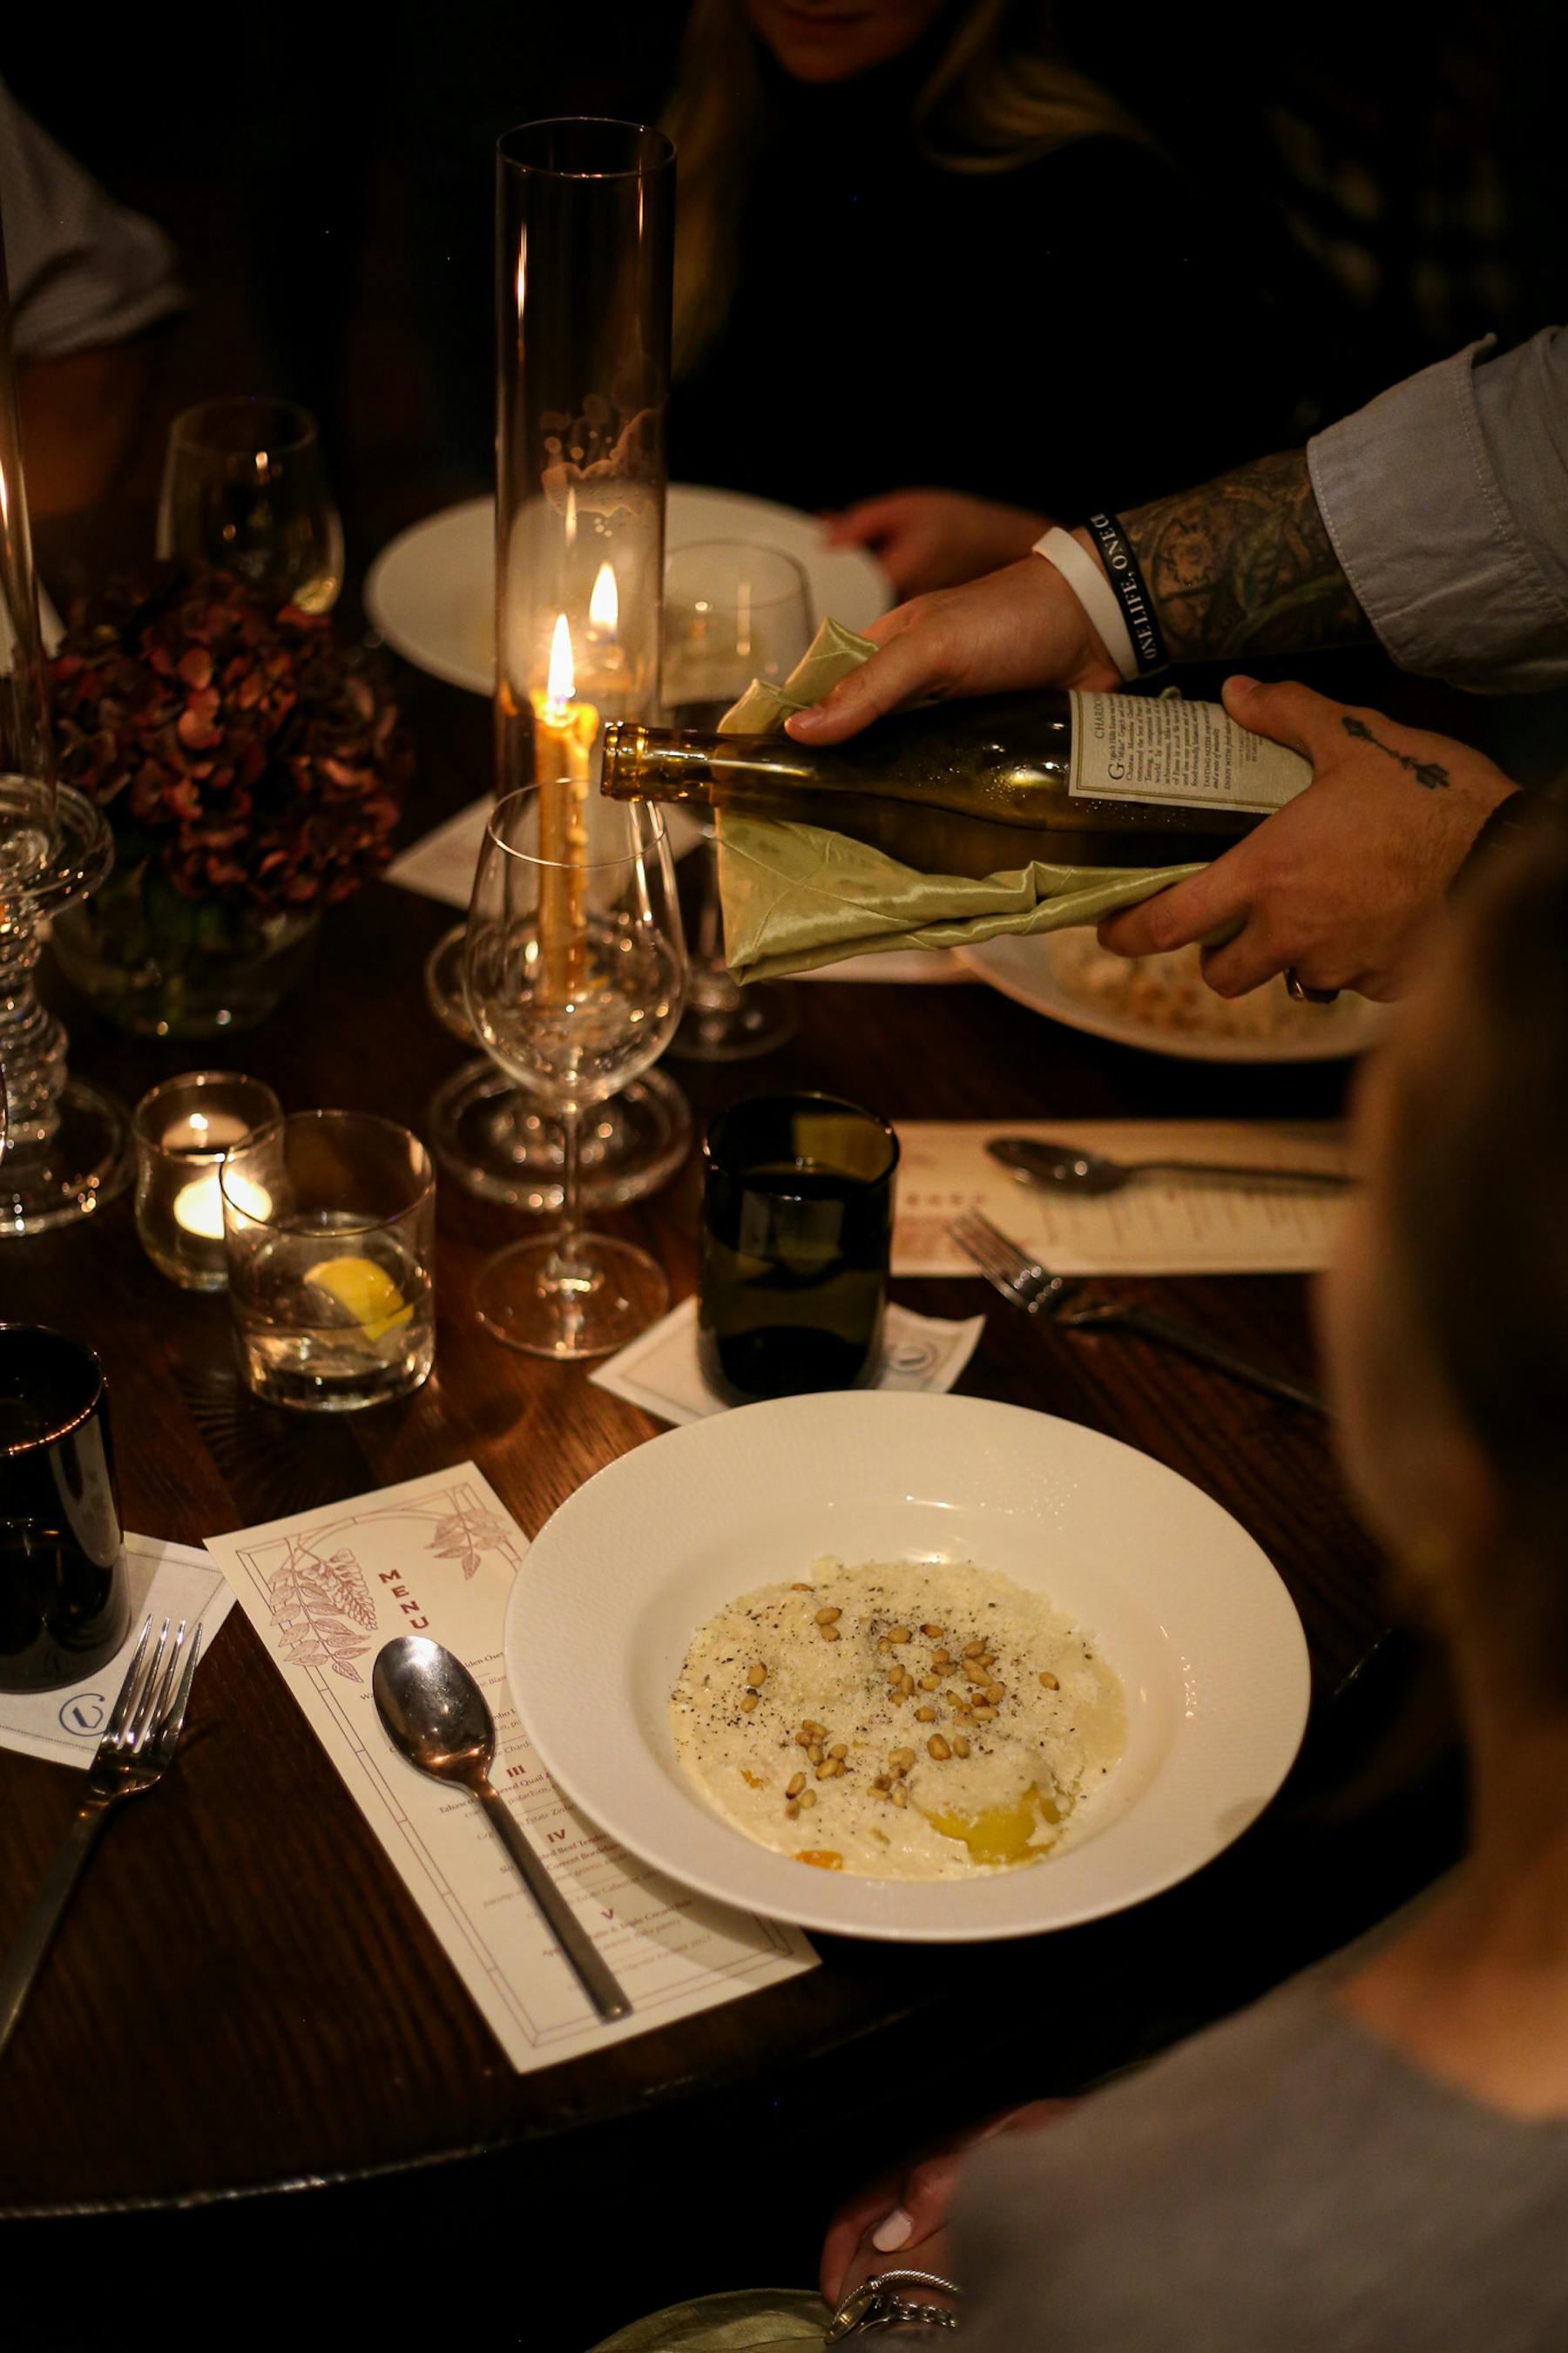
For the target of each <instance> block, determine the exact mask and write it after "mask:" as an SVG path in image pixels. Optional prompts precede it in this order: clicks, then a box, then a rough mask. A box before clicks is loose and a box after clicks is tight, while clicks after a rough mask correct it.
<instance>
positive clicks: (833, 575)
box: [364, 482, 893, 694]
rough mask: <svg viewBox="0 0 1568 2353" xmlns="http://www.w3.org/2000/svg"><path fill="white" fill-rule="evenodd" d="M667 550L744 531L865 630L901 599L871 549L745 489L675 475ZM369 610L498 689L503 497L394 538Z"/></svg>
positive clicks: (439, 671) (398, 644)
mask: <svg viewBox="0 0 1568 2353" xmlns="http://www.w3.org/2000/svg"><path fill="white" fill-rule="evenodd" d="M664 536H665V546H666V548H667V549H669V548H676V547H690V546H691V545H693V543H695V542H696V541H698V540H701V539H744V540H750V541H752V542H753V543H756V544H758V545H761V546H763V547H778V548H782V549H783V550H784V554H786V555H793V556H794V557H795V561H796V563H797V564H799V565H800V566H801V569H802V570H803V571H804V572H805V576H806V578H807V580H808V581H809V582H810V584H811V596H812V602H813V604H814V605H815V607H816V614H815V616H814V617H815V618H816V620H818V621H820V620H822V619H824V618H825V617H826V616H827V615H828V614H829V613H831V614H832V616H833V617H834V619H835V620H836V621H842V622H843V624H844V626H845V628H847V629H864V628H867V627H868V625H869V624H870V623H871V622H872V621H874V620H875V619H876V618H877V616H878V615H879V613H885V612H886V611H887V609H888V607H889V605H890V604H891V603H892V601H893V597H892V591H891V589H890V588H889V586H888V580H887V575H886V574H885V573H884V572H883V571H882V568H881V566H880V565H879V564H876V563H874V562H873V560H872V559H871V557H870V556H868V554H866V552H865V550H864V548H859V547H827V546H826V545H825V544H824V543H823V526H822V524H821V523H820V522H818V520H817V518H816V516H815V515H808V514H802V513H801V512H800V511H799V509H798V508H796V507H781V506H775V505H774V504H773V501H772V500H771V499H752V498H746V497H744V496H743V495H742V492H740V491H709V490H700V489H698V488H696V487H695V486H694V485H693V484H692V483H690V482H671V484H670V486H669V497H668V506H667V508H666V510H665V524H664ZM364 604H365V610H366V612H367V613H368V614H369V615H370V617H371V619H372V620H373V621H374V624H375V626H376V628H378V629H379V630H380V631H381V634H382V636H383V637H384V638H385V639H386V642H387V644H388V645H389V646H393V647H395V649H396V650H397V651H398V652H399V653H400V654H401V655H402V656H403V658H404V659H405V661H411V662H413V663H414V664H415V666H416V669H419V670H429V671H430V672H431V674H432V676H434V677H436V678H444V679H446V680H447V682H448V684H449V685H452V686H467V687H470V688H471V689H472V690H473V691H474V692H475V693H476V694H489V691H490V689H491V687H492V686H493V684H494V682H495V505H494V502H493V501H491V500H489V499H469V500H468V501H467V502H466V503H465V504H464V505H462V506H458V507H447V508H446V509H445V510H444V511H443V512H441V513H440V514H433V515H426V518H425V521H424V522H416V523H414V524H412V525H411V526H410V527H409V529H408V530H407V531H405V532H400V533H399V534H398V536H397V537H396V538H395V540H391V541H389V543H387V545H386V546H385V547H384V548H383V549H382V551H381V554H379V555H378V556H377V557H376V559H375V562H374V564H373V565H371V567H370V571H369V573H368V574H367V575H366V577H365V584H364Z"/></svg>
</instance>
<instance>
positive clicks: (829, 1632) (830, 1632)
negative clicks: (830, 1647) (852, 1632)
mask: <svg viewBox="0 0 1568 2353" xmlns="http://www.w3.org/2000/svg"><path fill="white" fill-rule="evenodd" d="M818 1631H819V1632H820V1633H821V1636H822V1639H823V1641H825V1642H841V1641H843V1639H844V1637H843V1636H842V1635H841V1634H840V1632H839V1631H838V1629H837V1626H823V1627H821V1628H819V1629H818Z"/></svg>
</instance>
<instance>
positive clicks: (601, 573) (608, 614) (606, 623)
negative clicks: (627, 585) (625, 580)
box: [588, 560, 621, 637]
mask: <svg viewBox="0 0 1568 2353" xmlns="http://www.w3.org/2000/svg"><path fill="white" fill-rule="evenodd" d="M620 617H621V600H620V597H619V596H618V594H617V593H616V567H615V565H613V564H611V563H609V562H608V561H607V560H606V561H605V563H603V564H601V565H600V566H599V570H598V575H597V577H596V578H595V582H594V593H593V595H592V596H590V597H589V599H588V618H589V620H590V621H592V623H593V625H594V627H595V628H596V629H603V630H605V632H606V634H607V635H609V636H611V637H613V636H614V635H615V632H616V624H617V623H618V622H619V620H620Z"/></svg>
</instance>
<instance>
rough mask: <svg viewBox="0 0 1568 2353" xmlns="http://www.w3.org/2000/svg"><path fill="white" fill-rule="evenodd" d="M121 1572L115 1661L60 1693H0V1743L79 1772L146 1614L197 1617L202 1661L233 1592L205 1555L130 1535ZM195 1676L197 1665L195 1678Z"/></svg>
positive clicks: (116, 1692) (113, 1698) (110, 1705)
mask: <svg viewBox="0 0 1568 2353" xmlns="http://www.w3.org/2000/svg"><path fill="white" fill-rule="evenodd" d="M125 1567H126V1571H127V1573H128V1575H129V1577H130V1579H131V1630H130V1632H129V1633H128V1634H127V1635H126V1637H125V1640H124V1641H123V1642H122V1643H121V1646H120V1649H119V1650H118V1651H116V1653H115V1655H114V1657H113V1658H112V1659H110V1661H109V1662H108V1664H107V1665H105V1666H101V1667H100V1668H98V1669H97V1670H96V1671H95V1672H93V1673H92V1674H90V1675H84V1676H83V1677H82V1679H81V1681H80V1683H73V1684H71V1685H70V1686H69V1687H68V1689H66V1690H64V1691H47V1692H0V1746H3V1747H5V1748H19V1749H21V1751H22V1752H23V1754H24V1756H27V1757H47V1758H48V1759H49V1761H50V1763H51V1764H56V1765H76V1766H79V1767H80V1768H81V1770H82V1771H83V1772H85V1771H86V1770H87V1767H89V1765H90V1764H91V1763H92V1757H93V1751H94V1750H95V1749H96V1748H97V1746H98V1744H99V1741H100V1739H101V1737H102V1736H103V1731H104V1727H105V1725H107V1724H108V1722H109V1719H110V1715H111V1714H112V1713H113V1710H114V1703H115V1701H116V1699H117V1698H118V1697H119V1695H120V1686H121V1683H123V1682H124V1681H125V1670H126V1668H127V1667H128V1666H129V1665H130V1664H131V1653H132V1651H134V1649H135V1648H136V1645H137V1643H138V1642H139V1641H140V1640H141V1638H142V1623H143V1621H144V1620H146V1619H147V1618H148V1617H149V1616H151V1617H152V1618H153V1620H154V1623H155V1627H156V1626H159V1625H162V1623H163V1620H164V1619H165V1618H169V1619H172V1620H174V1624H175V1625H176V1626H177V1625H178V1624H179V1622H180V1620H181V1619H182V1618H185V1619H188V1620H190V1621H191V1622H192V1623H193V1624H194V1623H195V1620H197V1619H198V1618H199V1619H200V1620H201V1621H202V1629H203V1630H202V1657H203V1658H204V1659H205V1656H206V1654H207V1652H208V1651H209V1650H210V1649H211V1648H212V1644H213V1639H214V1637H215V1636H216V1632H217V1630H218V1628H219V1627H220V1626H221V1625H222V1624H223V1621H224V1620H225V1619H226V1617H227V1616H228V1613H229V1611H230V1610H231V1609H233V1607H234V1596H233V1594H232V1593H231V1592H230V1591H229V1589H228V1587H227V1586H226V1584H225V1583H224V1580H223V1578H222V1577H220V1576H219V1575H218V1572H217V1570H216V1568H215V1567H214V1566H213V1564H212V1562H211V1561H210V1560H209V1559H208V1558H207V1556H206V1555H205V1552H195V1551H193V1550H192V1548H191V1547H190V1546H188V1545H174V1544H162V1543H160V1541H159V1539H158V1538H157V1537H156V1536H130V1535H128V1536H127V1537H126V1539H125ZM201 1671H202V1670H201V1663H200V1661H198V1662H197V1664H196V1673H197V1674H198V1675H200V1673H201Z"/></svg>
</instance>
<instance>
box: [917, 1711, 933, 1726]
mask: <svg viewBox="0 0 1568 2353" xmlns="http://www.w3.org/2000/svg"><path fill="white" fill-rule="evenodd" d="M915 1722H916V1723H917V1724H934V1723H935V1722H936V1710H935V1708H934V1707H917V1708H916V1710H915Z"/></svg>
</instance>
